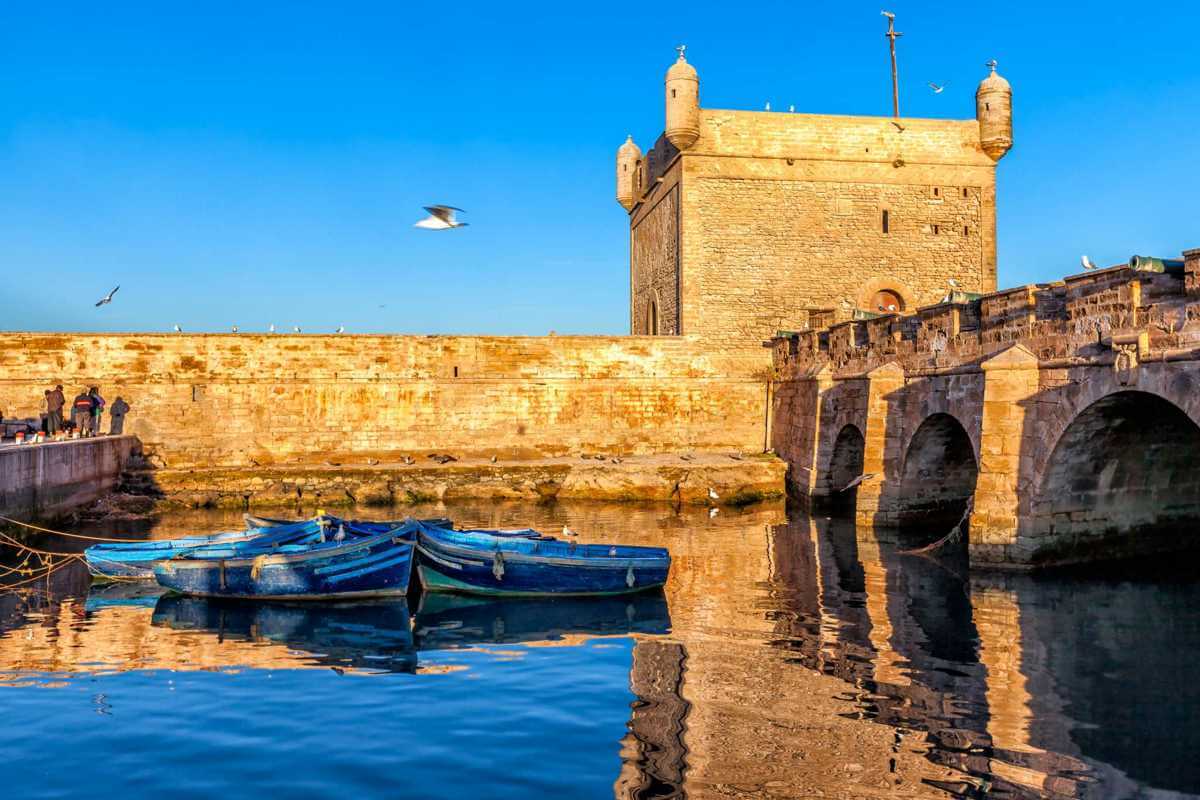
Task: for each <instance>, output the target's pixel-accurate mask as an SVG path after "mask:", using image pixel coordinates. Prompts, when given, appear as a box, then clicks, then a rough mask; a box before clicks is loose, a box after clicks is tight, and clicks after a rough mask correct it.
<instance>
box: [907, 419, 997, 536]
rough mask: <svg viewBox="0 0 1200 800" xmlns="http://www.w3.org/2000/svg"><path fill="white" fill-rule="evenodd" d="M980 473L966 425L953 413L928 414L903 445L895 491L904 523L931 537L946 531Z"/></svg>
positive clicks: (960, 514) (962, 508) (963, 508)
mask: <svg viewBox="0 0 1200 800" xmlns="http://www.w3.org/2000/svg"><path fill="white" fill-rule="evenodd" d="M978 478H979V463H978V460H977V459H976V455H975V446H974V444H973V443H972V441H971V437H970V435H969V434H968V433H967V429H966V428H965V427H964V426H963V424H962V423H961V422H959V420H958V418H957V417H955V416H954V415H952V414H947V413H945V412H940V411H939V412H935V413H933V414H930V415H929V416H927V417H926V418H925V419H924V420H923V421H922V422H921V424H920V425H919V426H918V427H917V429H916V431H915V432H914V433H913V435H912V438H911V439H910V440H909V442H908V447H907V448H906V449H905V451H904V461H903V465H902V466H901V468H900V479H899V482H898V485H897V490H896V495H895V496H896V510H897V519H898V522H899V523H900V527H901V529H902V530H906V531H908V532H910V533H912V534H913V535H914V536H915V535H917V534H918V533H919V534H921V538H927V539H928V540H930V541H932V540H933V539H937V538H939V537H941V536H944V535H945V534H946V533H947V532H949V530H950V529H951V528H952V527H953V526H954V525H955V524H956V523H957V522H958V521H959V520H961V519H962V518H963V516H964V514H965V513H966V510H967V505H968V503H969V502H970V500H971V498H972V496H974V494H975V483H976V481H977V480H978Z"/></svg>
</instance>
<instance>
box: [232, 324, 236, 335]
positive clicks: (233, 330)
mask: <svg viewBox="0 0 1200 800" xmlns="http://www.w3.org/2000/svg"><path fill="white" fill-rule="evenodd" d="M231 330H232V332H233V333H237V325H234V326H233V328H231Z"/></svg>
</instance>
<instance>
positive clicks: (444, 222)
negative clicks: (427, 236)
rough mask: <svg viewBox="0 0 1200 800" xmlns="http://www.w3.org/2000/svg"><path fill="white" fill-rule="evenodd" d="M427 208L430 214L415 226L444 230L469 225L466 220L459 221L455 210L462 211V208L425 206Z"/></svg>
mask: <svg viewBox="0 0 1200 800" xmlns="http://www.w3.org/2000/svg"><path fill="white" fill-rule="evenodd" d="M425 210H426V211H428V212H429V216H428V217H426V218H425V219H423V220H420V221H418V222H417V223H416V224H414V225H413V227H414V228H427V229H429V230H433V231H444V230H448V229H450V228H462V227H464V226H465V225H467V223H466V222H459V221H458V217H457V216H456V215H455V212H461V211H462V209H461V208H455V207H454V206H425Z"/></svg>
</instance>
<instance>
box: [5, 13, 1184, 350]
mask: <svg viewBox="0 0 1200 800" xmlns="http://www.w3.org/2000/svg"><path fill="white" fill-rule="evenodd" d="M6 5H7V7H6V8H5V9H4V10H3V11H0V259H2V262H3V276H4V277H3V280H4V283H5V286H4V288H3V292H2V293H0V329H9V330H11V329H34V330H160V331H161V330H169V329H170V327H171V326H172V325H173V324H175V323H179V324H181V325H183V326H184V328H185V329H186V330H191V331H195V330H215V331H222V330H228V328H229V326H230V325H232V324H238V325H239V326H241V328H242V329H243V330H253V329H264V328H265V327H266V326H267V325H268V324H269V323H272V322H274V323H275V324H276V325H279V326H286V327H288V328H290V327H291V326H292V325H300V326H302V327H303V328H304V329H305V330H306V331H313V332H317V331H322V330H324V331H329V330H332V329H333V328H335V327H337V326H338V325H341V324H345V325H346V326H347V327H348V329H349V330H351V331H354V332H373V331H380V332H405V333H495V334H510V333H511V334H520V333H528V334H543V333H546V332H547V331H550V330H556V331H558V332H559V333H624V332H626V331H627V329H628V322H627V315H628V308H627V293H628V274H627V271H628V229H627V218H626V216H625V214H624V212H623V210H622V209H621V208H620V207H619V206H618V205H617V204H616V202H615V201H614V199H613V158H614V153H615V151H616V148H617V147H618V146H619V145H620V143H621V142H622V141H623V140H624V138H625V135H626V134H627V133H632V134H633V135H634V137H635V139H636V140H637V141H638V142H639V143H640V144H641V145H642V146H643V148H646V147H648V146H649V145H650V143H652V141H653V139H654V137H655V136H656V135H657V134H658V133H659V131H660V130H661V128H662V124H663V106H662V103H663V100H662V78H663V73H664V71H665V70H666V68H667V67H668V66H669V64H670V62H671V60H672V58H673V57H674V55H675V53H674V50H673V49H672V48H673V47H674V46H675V45H676V44H678V43H680V42H686V43H687V44H688V55H689V57H690V60H691V61H692V62H693V64H695V65H696V67H697V69H698V70H699V72H700V79H701V101H702V103H703V104H704V105H706V106H709V107H714V108H752V109H758V108H762V106H763V103H764V102H766V101H768V100H769V101H770V102H771V103H772V106H773V107H774V108H777V109H779V108H786V107H787V106H788V105H789V104H795V105H796V107H797V110H799V111H807V112H814V113H847V114H886V113H888V112H889V104H890V86H889V77H888V63H887V51H886V42H885V40H884V38H883V36H882V33H883V30H884V21H883V19H882V18H881V17H880V15H879V9H880V5H879V3H878V2H877V0H872V2H870V3H865V2H841V3H821V4H817V3H797V2H789V3H756V4H752V5H749V6H745V9H746V11H745V14H744V16H743V18H740V19H736V18H733V19H731V18H730V15H729V14H730V12H729V9H730V7H731V6H730V4H729V3H727V2H725V3H712V4H706V3H702V2H691V3H688V4H686V11H684V10H683V6H684V4H679V3H674V4H671V3H653V4H650V3H641V4H632V3H626V4H588V5H578V6H575V7H573V6H572V4H568V3H561V2H553V3H550V2H545V3H543V2H537V3H505V4H494V3H471V2H468V3H461V4H458V5H454V6H451V8H452V9H453V10H452V11H451V12H450V14H449V15H448V16H445V17H433V18H431V17H429V16H428V14H427V10H428V9H429V8H430V7H431V6H430V5H429V4H416V3H397V2H390V3H352V2H346V3H338V4H334V3H330V2H325V3H310V2H297V1H296V0H292V1H291V2H287V3H282V2H273V0H260V2H255V3H226V2H219V0H210V2H205V3H149V2H146V3H142V2H116V3H105V4H98V3H82V2H60V3H54V4H49V3H27V4H20V5H21V6H22V7H20V8H17V5H18V4H14V3H10V4H6ZM432 7H435V8H436V6H432ZM891 10H894V11H896V12H897V14H898V29H899V30H901V31H903V32H904V34H905V36H904V37H903V38H902V39H901V40H900V63H901V84H902V86H901V91H902V103H903V108H902V111H903V113H904V114H905V115H908V116H935V117H958V118H969V117H971V116H972V115H973V113H974V101H973V93H974V89H975V85H976V84H977V83H978V81H979V80H980V79H981V78H982V77H983V76H984V74H985V73H986V70H985V69H984V67H983V62H985V61H986V60H987V59H989V58H992V57H994V58H997V59H998V60H999V62H1000V69H1001V72H1002V73H1003V74H1004V75H1005V76H1006V77H1007V78H1008V79H1009V80H1010V81H1011V82H1012V84H1013V87H1014V91H1015V106H1016V132H1015V139H1016V144H1015V147H1014V148H1013V151H1012V152H1011V153H1010V154H1009V155H1008V156H1007V157H1006V158H1005V160H1004V161H1003V162H1002V163H1001V166H1000V169H999V209H1000V210H999V237H1000V240H999V252H1000V283H1001V285H1002V286H1004V285H1014V284H1019V283H1026V282H1032V281H1037V280H1048V279H1052V278H1054V277H1057V276H1060V275H1062V274H1065V273H1067V272H1072V271H1075V270H1076V265H1077V263H1078V259H1079V255H1080V254H1081V253H1084V252H1086V253H1088V254H1089V255H1091V257H1092V259H1093V260H1094V261H1097V262H1100V263H1115V262H1117V261H1121V260H1124V259H1126V258H1127V257H1128V256H1129V255H1131V254H1133V253H1135V252H1136V253H1151V254H1165V255H1174V254H1178V253H1179V252H1180V250H1182V249H1184V248H1190V247H1200V228H1198V227H1197V225H1196V191H1197V189H1196V187H1197V186H1200V156H1198V155H1197V150H1196V143H1197V141H1200V124H1198V123H1197V122H1196V120H1197V119H1200V59H1198V58H1197V57H1196V55H1195V53H1196V51H1197V48H1196V45H1195V39H1194V30H1193V29H1194V26H1195V19H1194V8H1191V7H1190V6H1185V5H1184V4H1183V3H1181V2H1180V3H1175V2H1161V3H1153V4H1152V3H1146V4H1144V5H1143V4H1130V3H1120V4H1118V3H1109V2H1091V3H1087V4H1086V5H1084V4H1080V5H1078V6H1076V7H1068V8H1064V7H1058V6H1056V5H1055V4H1050V3H1044V2H1042V3H1037V4H1034V3H1029V2H1024V1H1023V0H1015V2H1011V3H1007V4H1001V5H999V6H997V5H996V4H995V3H994V2H991V3H967V2H960V3H953V4H949V3H947V4H932V3H912V2H903V3H894V4H892V6H891ZM926 80H933V81H938V82H941V81H949V82H950V85H949V88H948V89H947V90H946V92H945V93H944V94H942V95H939V96H935V95H933V94H932V93H931V92H930V91H929V90H928V89H927V88H925V81H926ZM431 202H442V203H449V204H452V205H457V206H461V207H462V208H465V209H467V210H468V211H469V213H468V214H467V215H466V217H465V219H467V220H469V221H470V223H471V227H468V228H464V229H462V230H458V231H450V232H428V231H422V230H417V229H414V228H413V227H412V223H413V222H414V221H416V219H417V218H418V217H419V216H420V215H421V212H420V210H421V206H422V205H425V204H427V203H431ZM547 223H551V224H547ZM115 283H120V284H121V285H122V287H123V288H122V289H121V292H120V293H118V295H117V300H116V302H114V303H113V304H112V305H110V306H106V307H104V308H102V309H95V308H93V307H92V302H93V301H94V300H95V299H97V298H98V297H100V296H101V295H103V294H104V293H105V292H107V290H108V289H110V288H111V286H112V284H115ZM381 306H383V307H382V308H381Z"/></svg>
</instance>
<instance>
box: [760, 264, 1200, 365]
mask: <svg viewBox="0 0 1200 800" xmlns="http://www.w3.org/2000/svg"><path fill="white" fill-rule="evenodd" d="M1185 255H1186V259H1144V258H1143V259H1142V262H1141V264H1140V265H1139V267H1138V268H1135V267H1134V266H1132V265H1131V264H1132V261H1133V260H1132V259H1131V264H1123V265H1119V266H1115V267H1110V268H1108V269H1101V270H1096V271H1094V272H1085V273H1082V274H1079V275H1071V276H1068V277H1066V278H1063V279H1062V280H1060V281H1055V282H1052V283H1044V284H1036V285H1028V286H1018V287H1015V288H1012V289H1005V290H1003V291H998V292H990V293H987V294H979V295H972V294H968V293H964V292H952V293H950V294H949V295H948V296H947V299H946V300H945V301H944V302H942V303H938V304H935V305H930V306H925V307H922V308H918V309H916V310H915V311H913V312H912V313H907V314H880V315H866V314H859V315H858V318H856V319H853V320H846V321H844V322H839V323H836V324H833V325H830V326H827V327H824V328H814V329H809V330H801V331H781V332H779V334H778V335H777V336H775V337H773V338H772V339H771V340H770V341H769V342H767V343H766V345H767V346H769V347H770V348H771V349H772V356H773V363H774V366H775V370H776V375H777V376H779V377H781V378H786V377H789V376H791V377H795V376H800V375H805V374H815V373H816V372H818V371H820V370H821V369H823V368H824V367H825V366H826V365H828V366H829V367H830V368H831V369H832V370H833V371H834V373H835V374H837V373H844V374H858V373H865V372H867V371H869V370H871V369H875V368H877V367H879V366H881V365H883V364H887V363H897V364H899V365H900V366H901V367H902V368H903V369H904V370H905V372H906V373H908V372H924V371H931V370H932V371H939V370H943V371H944V370H952V369H964V368H972V367H974V368H978V364H979V363H980V362H981V361H982V360H984V359H986V358H988V357H989V356H991V355H994V354H996V353H998V352H1000V351H1002V350H1005V349H1007V348H1009V347H1011V346H1012V345H1014V344H1017V343H1020V344H1021V345H1022V346H1024V347H1026V348H1027V349H1029V350H1030V351H1031V352H1033V353H1034V354H1035V355H1036V356H1037V357H1038V359H1039V361H1042V362H1045V363H1047V364H1050V365H1056V364H1063V363H1105V362H1107V361H1111V360H1112V357H1113V355H1112V353H1113V337H1114V335H1115V336H1117V337H1118V338H1119V337H1120V336H1121V335H1123V334H1128V333H1130V332H1133V331H1144V332H1145V333H1146V334H1147V337H1148V343H1149V348H1150V350H1149V353H1148V354H1144V355H1150V356H1151V357H1154V355H1155V354H1156V353H1157V354H1159V355H1162V354H1170V355H1171V357H1178V356H1179V355H1180V354H1179V353H1178V352H1177V351H1179V350H1180V349H1181V348H1183V349H1187V348H1193V347H1194V348H1198V350H1200V289H1198V286H1200V284H1198V283H1197V278H1196V276H1197V275H1200V250H1192V251H1188V253H1187V254H1185ZM1135 258H1137V257H1135ZM1197 357H1198V358H1200V352H1198V353H1197Z"/></svg>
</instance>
